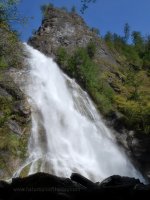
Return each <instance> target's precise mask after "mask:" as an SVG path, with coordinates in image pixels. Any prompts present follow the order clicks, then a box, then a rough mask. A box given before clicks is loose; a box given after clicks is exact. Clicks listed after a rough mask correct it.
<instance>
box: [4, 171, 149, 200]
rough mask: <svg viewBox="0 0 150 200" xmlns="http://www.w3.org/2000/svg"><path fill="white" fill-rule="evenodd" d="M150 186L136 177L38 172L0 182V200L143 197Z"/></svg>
mask: <svg viewBox="0 0 150 200" xmlns="http://www.w3.org/2000/svg"><path fill="white" fill-rule="evenodd" d="M148 195H150V185H144V184H143V183H141V182H140V181H139V180H138V179H134V178H129V177H121V176H119V175H113V176H110V177H109V178H107V179H105V180H103V181H102V182H96V183H93V182H92V181H90V180H88V179H87V178H85V177H83V176H81V175H80V174H77V173H73V174H72V175H71V177H70V178H61V177H57V176H54V175H50V174H45V173H37V174H34V175H30V176H28V177H26V178H14V179H12V183H10V184H9V183H7V182H4V181H0V199H1V200H7V199H9V200H14V199H15V200H20V199H22V200H27V199H32V200H34V199H37V197H38V199H45V200H46V199H61V200H62V199H64V200H65V199H66V200H67V199H68V200H69V199H87V198H89V199H110V198H111V199H115V200H116V199H119V200H124V199H132V200H133V199H146V197H147V196H148Z"/></svg>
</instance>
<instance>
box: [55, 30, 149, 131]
mask: <svg viewBox="0 0 150 200" xmlns="http://www.w3.org/2000/svg"><path fill="white" fill-rule="evenodd" d="M140 35H141V34H140V33H139V32H136V31H134V32H133V33H132V38H133V43H131V44H128V43H127V40H126V39H125V38H126V37H125V36H124V37H121V36H118V35H116V34H113V35H112V34H111V33H107V34H106V35H105V41H106V44H107V45H108V47H109V49H110V50H111V51H112V52H113V54H114V55H116V54H118V53H119V57H120V60H121V61H120V62H121V63H120V65H121V67H117V66H113V65H112V66H111V67H112V69H114V68H115V71H114V70H106V71H103V72H102V71H101V65H102V63H101V62H100V61H98V62H97V60H96V58H95V57H94V55H95V53H96V46H95V45H96V44H94V43H89V44H88V45H87V47H86V48H77V49H76V51H75V53H74V55H68V52H66V51H65V48H62V47H60V48H58V52H57V59H58V64H59V65H61V66H63V68H64V69H65V71H66V72H67V73H68V74H69V75H70V76H71V77H74V78H75V79H76V80H77V81H78V82H79V83H80V84H81V85H82V86H83V87H84V88H85V89H86V90H87V91H88V92H89V93H90V95H91V97H92V98H93V100H94V101H95V103H96V105H97V107H98V108H99V110H100V111H101V112H102V113H103V114H104V115H105V116H106V117H109V116H111V115H112V114H113V112H116V111H119V112H120V113H122V115H121V118H120V121H121V123H122V124H124V126H125V127H126V128H128V129H129V130H135V131H136V132H140V133H146V134H148V133H150V125H149V121H150V104H149V100H150V98H149V95H150V91H149V87H150V81H149V70H150V55H149V43H150V42H149V36H148V37H147V38H143V37H142V36H140Z"/></svg>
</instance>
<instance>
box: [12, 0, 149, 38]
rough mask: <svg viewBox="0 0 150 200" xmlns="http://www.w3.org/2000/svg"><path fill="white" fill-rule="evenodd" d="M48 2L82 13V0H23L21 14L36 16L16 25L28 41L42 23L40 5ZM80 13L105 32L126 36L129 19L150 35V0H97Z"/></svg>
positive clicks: (136, 27)
mask: <svg viewBox="0 0 150 200" xmlns="http://www.w3.org/2000/svg"><path fill="white" fill-rule="evenodd" d="M46 3H53V4H54V5H55V6H57V7H62V6H65V7H67V8H68V9H69V10H70V9H71V7H72V6H73V5H75V6H76V8H77V11H78V12H79V13H80V8H81V0H21V4H20V5H19V11H20V13H21V14H22V15H24V16H28V17H32V16H33V17H34V18H33V19H30V20H29V21H28V23H27V24H26V25H24V26H19V25H15V28H17V29H18V30H19V31H20V32H21V39H22V40H23V41H27V40H28V38H29V37H30V36H31V35H32V31H33V30H35V29H37V28H38V27H39V26H40V24H41V18H42V16H41V11H40V6H41V5H42V4H46ZM80 15H81V16H82V17H83V18H84V20H85V21H86V23H87V24H88V25H89V26H90V27H95V28H98V29H99V30H100V33H101V35H104V34H105V33H106V32H107V31H111V32H115V33H117V34H120V35H122V34H123V27H124V24H125V23H126V22H128V23H129V25H130V27H131V30H137V31H141V32H142V34H143V35H147V34H150V0H96V3H91V4H90V5H89V8H88V9H87V10H86V11H85V13H84V14H83V15H82V14H81V13H80Z"/></svg>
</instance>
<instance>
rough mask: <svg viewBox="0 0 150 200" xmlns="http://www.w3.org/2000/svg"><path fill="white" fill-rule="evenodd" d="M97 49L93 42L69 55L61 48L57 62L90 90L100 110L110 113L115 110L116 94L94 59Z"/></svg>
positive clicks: (106, 113)
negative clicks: (114, 100)
mask: <svg viewBox="0 0 150 200" xmlns="http://www.w3.org/2000/svg"><path fill="white" fill-rule="evenodd" d="M95 51H96V49H95V45H94V44H93V43H89V44H88V45H87V47H86V48H78V49H76V51H75V52H74V55H68V53H67V52H66V50H65V49H64V48H59V49H58V53H57V62H58V64H59V65H61V66H63V67H64V69H65V71H66V72H67V73H68V74H69V75H70V76H71V77H73V78H75V79H76V80H77V81H78V82H79V83H80V84H81V85H82V87H83V88H85V89H86V90H87V91H88V92H89V94H90V95H91V97H92V98H93V100H94V101H95V102H96V103H97V106H98V108H99V110H101V111H102V112H103V114H105V115H108V114H109V113H110V112H112V110H113V108H112V101H113V95H114V94H113V90H112V88H111V87H110V86H109V85H108V84H106V80H103V78H102V77H101V76H100V71H99V67H98V65H97V64H95V62H94V61H93V60H92V58H93V56H94V54H95Z"/></svg>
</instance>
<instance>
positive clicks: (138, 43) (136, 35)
mask: <svg viewBox="0 0 150 200" xmlns="http://www.w3.org/2000/svg"><path fill="white" fill-rule="evenodd" d="M132 41H133V44H134V46H135V49H136V50H137V51H138V52H139V53H140V54H141V53H143V50H144V39H143V37H142V35H141V33H140V32H139V31H133V32H132Z"/></svg>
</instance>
